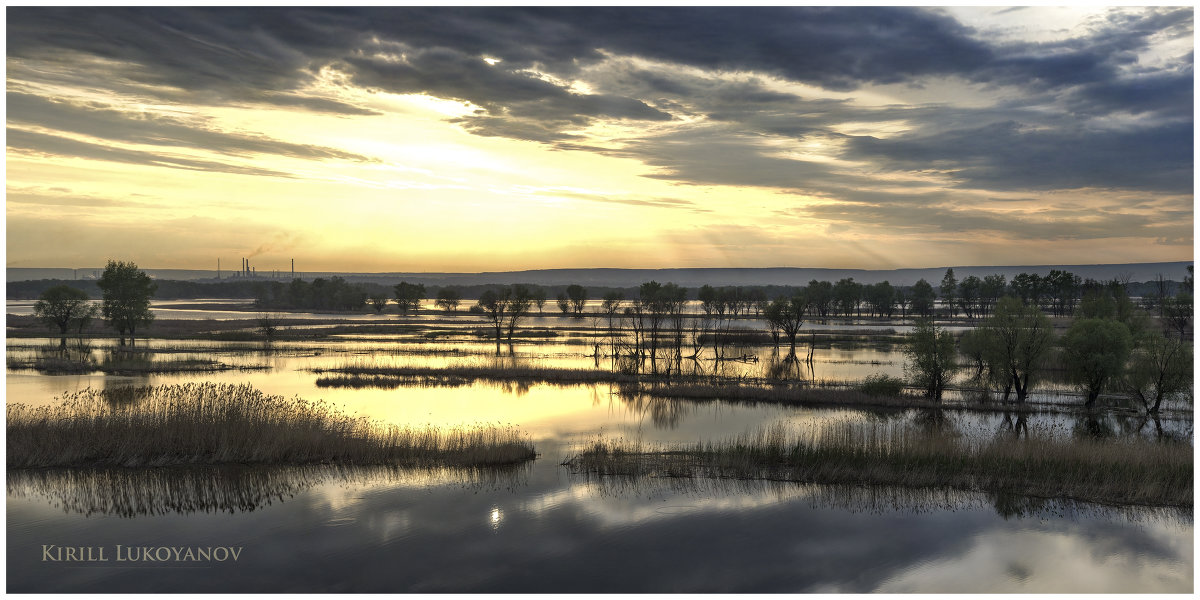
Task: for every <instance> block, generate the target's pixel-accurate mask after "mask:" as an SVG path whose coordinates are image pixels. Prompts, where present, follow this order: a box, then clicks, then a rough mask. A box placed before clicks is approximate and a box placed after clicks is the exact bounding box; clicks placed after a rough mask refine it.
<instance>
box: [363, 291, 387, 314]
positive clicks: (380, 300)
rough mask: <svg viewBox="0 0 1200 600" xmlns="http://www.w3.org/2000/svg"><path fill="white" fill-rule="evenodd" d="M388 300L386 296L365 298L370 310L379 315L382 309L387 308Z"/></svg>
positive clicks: (376, 295)
mask: <svg viewBox="0 0 1200 600" xmlns="http://www.w3.org/2000/svg"><path fill="white" fill-rule="evenodd" d="M388 300H390V298H388V296H387V294H371V295H370V296H369V297H368V298H367V302H369V303H370V304H371V308H374V309H375V312H376V313H381V312H383V309H384V308H387V303H388Z"/></svg>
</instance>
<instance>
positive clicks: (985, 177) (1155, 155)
mask: <svg viewBox="0 0 1200 600" xmlns="http://www.w3.org/2000/svg"><path fill="white" fill-rule="evenodd" d="M847 154H848V155H850V156H852V157H853V158H855V159H860V160H868V161H871V162H872V163H873V164H878V165H882V166H883V167H885V168H891V169H895V170H900V171H908V170H920V169H923V168H935V169H937V168H942V169H948V170H952V171H953V172H954V176H956V177H959V178H961V179H962V180H963V185H964V186H967V187H978V188H985V189H1059V188H1080V187H1101V188H1137V189H1146V190H1158V191H1165V192H1176V193H1187V192H1188V191H1189V190H1191V189H1192V131H1191V129H1190V128H1186V129H1185V128H1183V127H1180V126H1179V125H1175V124H1168V125H1160V126H1156V127H1146V128H1139V129H1133V130H1101V131H1094V130H1084V129H1081V128H1066V127H1064V128H1060V129H1057V130H1045V129H1040V128H1025V127H1022V126H1021V124H1019V123H1015V122H1003V123H994V124H989V125H986V126H983V127H978V128H972V129H958V130H953V131H947V132H944V133H940V134H936V135H932V136H898V137H895V138H891V139H877V138H874V137H870V136H860V137H854V138H851V142H850V147H849V150H848V153H847Z"/></svg>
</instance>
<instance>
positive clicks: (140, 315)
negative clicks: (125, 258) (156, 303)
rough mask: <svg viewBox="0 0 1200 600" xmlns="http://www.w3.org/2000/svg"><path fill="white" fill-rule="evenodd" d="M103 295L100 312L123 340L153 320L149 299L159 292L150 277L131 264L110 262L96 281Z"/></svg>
mask: <svg viewBox="0 0 1200 600" xmlns="http://www.w3.org/2000/svg"><path fill="white" fill-rule="evenodd" d="M96 285H97V287H99V288H100V291H101V293H102V294H103V300H102V303H101V312H102V313H103V314H104V319H105V320H106V321H108V322H109V324H110V325H111V326H112V327H113V328H114V329H116V330H117V334H118V335H119V336H120V337H121V339H122V340H124V338H125V332H129V337H130V338H132V337H133V336H134V334H135V333H136V331H137V328H138V327H139V326H141V325H148V324H149V323H150V322H151V321H153V320H154V315H153V314H152V313H151V312H150V298H152V297H154V292H155V291H157V290H158V284H156V283H154V281H153V280H152V279H150V276H149V275H147V274H146V273H145V272H144V271H142V270H141V269H139V268H138V267H137V265H136V264H134V263H132V262H121V261H115V260H110V261H108V265H107V266H105V267H104V273H103V274H102V275H101V276H100V279H99V280H98V281H97V282H96Z"/></svg>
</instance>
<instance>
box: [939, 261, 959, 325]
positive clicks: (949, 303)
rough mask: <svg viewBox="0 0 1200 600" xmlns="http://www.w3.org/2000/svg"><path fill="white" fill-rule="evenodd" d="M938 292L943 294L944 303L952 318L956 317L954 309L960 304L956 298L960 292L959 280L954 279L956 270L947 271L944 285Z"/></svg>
mask: <svg viewBox="0 0 1200 600" xmlns="http://www.w3.org/2000/svg"><path fill="white" fill-rule="evenodd" d="M938 291H940V292H941V293H942V302H943V303H945V305H946V309H947V310H949V311H950V316H951V317H953V316H954V307H955V306H956V305H957V304H958V302H956V301H955V296H956V294H957V292H958V279H955V278H954V269H946V274H945V275H944V276H942V285H941V286H940V287H939V289H938Z"/></svg>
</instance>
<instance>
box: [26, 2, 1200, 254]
mask: <svg viewBox="0 0 1200 600" xmlns="http://www.w3.org/2000/svg"><path fill="white" fill-rule="evenodd" d="M6 12H7V31H6V33H7V53H6V76H7V88H6V116H7V119H6V140H7V150H6V152H7V155H6V167H7V170H6V172H7V176H6V181H5V183H6V210H5V215H6V220H7V225H6V234H7V235H6V263H7V265H8V266H9V267H94V266H97V265H102V264H103V263H104V262H105V261H106V260H108V259H116V260H132V261H135V262H136V263H137V264H139V265H140V266H142V267H145V268H191V269H215V268H216V263H217V260H218V259H220V261H221V265H222V268H223V269H229V268H236V267H237V266H238V265H239V264H240V260H241V258H242V257H249V258H250V261H251V264H252V265H254V266H255V267H256V268H257V269H258V270H259V271H266V270H271V269H280V270H285V271H286V270H287V269H288V268H289V265H290V263H289V260H290V259H295V260H296V265H297V267H296V268H297V270H299V271H347V272H396V271H399V272H419V271H433V272H437V271H451V272H478V271H505V270H522V269H542V268H588V267H626V268H669V267H826V268H865V269H892V268H905V267H937V266H946V265H1038V264H1093V263H1128V262H1153V261H1180V260H1192V245H1193V218H1194V217H1193V189H1194V188H1193V81H1194V80H1193V72H1192V69H1193V66H1192V62H1193V55H1194V42H1193V39H1194V36H1193V12H1194V11H1193V9H1192V8H1190V7H1183V8H1178V7H1176V8H1148V7H1133V8H1105V7H1068V8H1049V7H1028V8H1008V9H1005V8H993V7H987V8H985V7H978V8H915V7H883V8H879V7H875V8H857V7H840V8H838V7H835V8H813V7H789V8H783V7H774V8H715V7H666V8H647V7H619V8H583V9H573V8H558V7H542V8H497V7H475V8H461V7H459V8H455V7H433V8H382V7H378V8H359V9H341V8H316V7H304V8H287V7H272V8H258V9H242V8H146V7H137V8H62V7H26V8H15V7H9V8H7V9H6Z"/></svg>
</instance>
